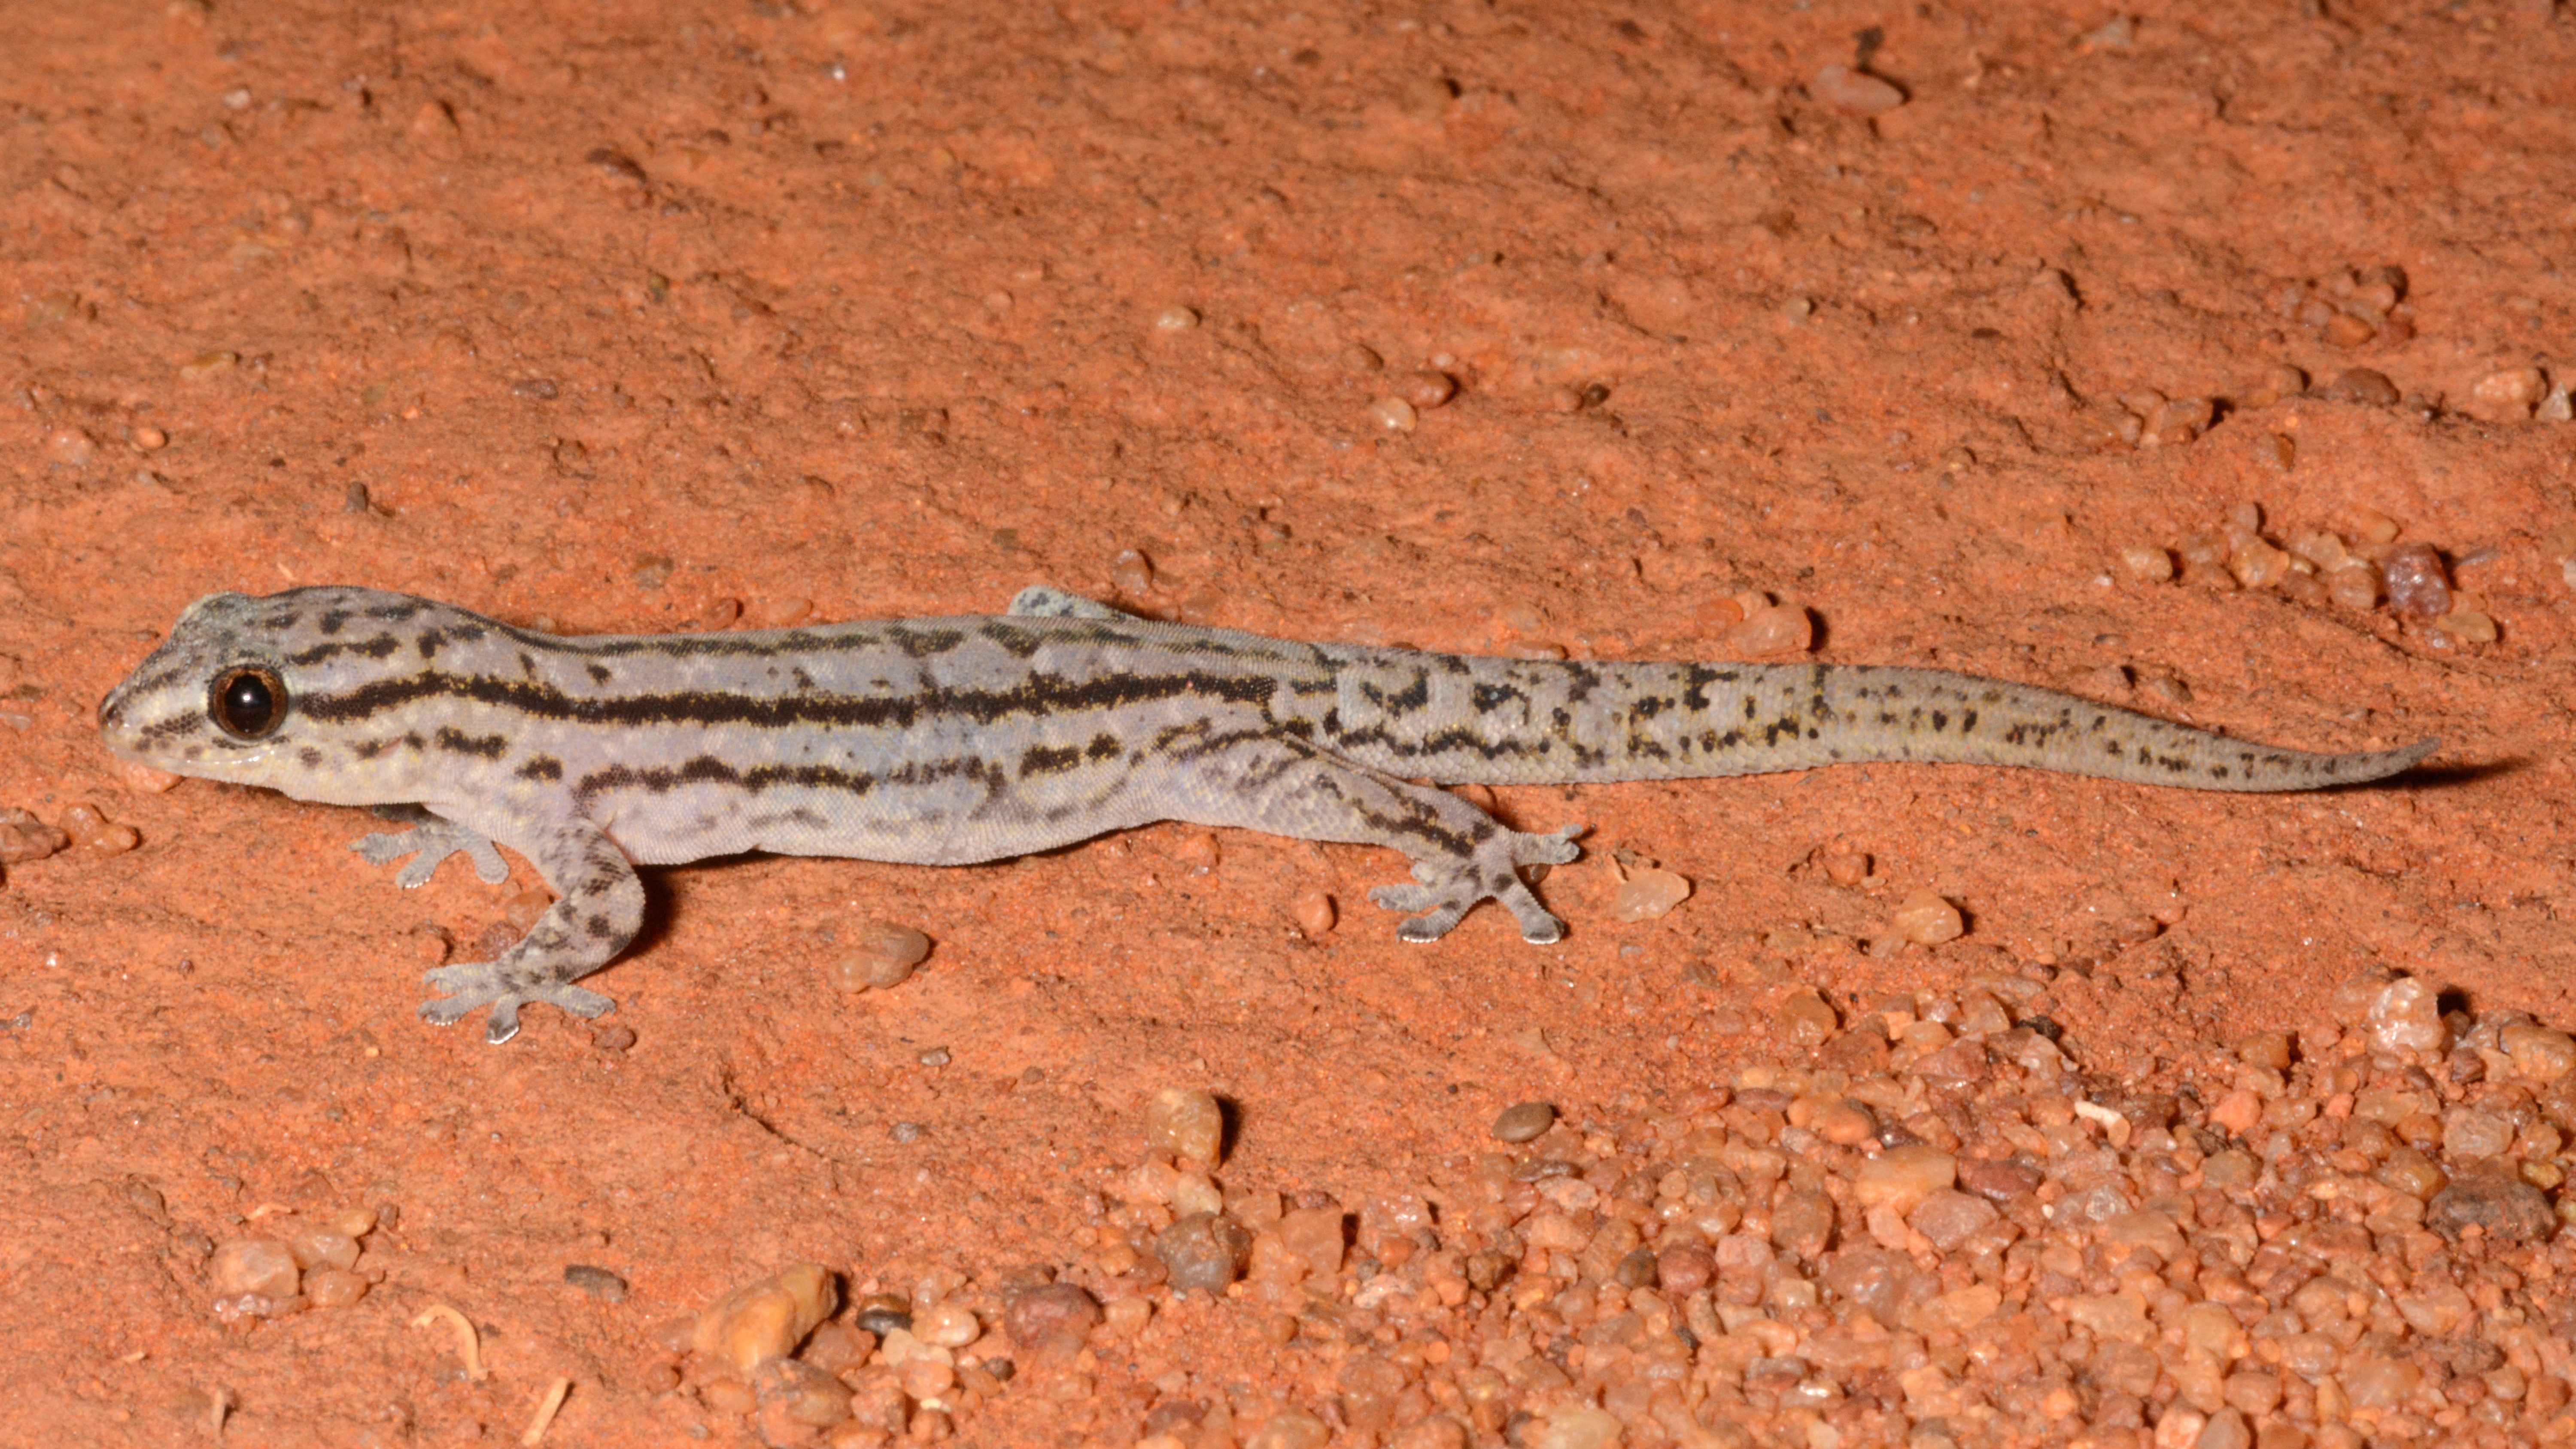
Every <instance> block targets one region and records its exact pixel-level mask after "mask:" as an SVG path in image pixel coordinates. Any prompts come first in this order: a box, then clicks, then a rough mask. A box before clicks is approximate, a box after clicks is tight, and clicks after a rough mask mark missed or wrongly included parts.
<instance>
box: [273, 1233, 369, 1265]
mask: <svg viewBox="0 0 2576 1449" xmlns="http://www.w3.org/2000/svg"><path fill="white" fill-rule="evenodd" d="M282 1241H284V1242H285V1244H286V1251H287V1252H288V1253H289V1254H290V1255H291V1256H292V1257H293V1258H294V1259H295V1266H297V1267H298V1268H308V1269H309V1268H342V1269H346V1268H353V1267H356V1266H357V1263H358V1240H357V1239H355V1238H353V1237H351V1236H349V1235H348V1234H347V1233H344V1232H341V1231H339V1230H338V1229H336V1228H330V1227H325V1226H323V1225H322V1224H320V1223H301V1224H286V1225H283V1237H282Z"/></svg>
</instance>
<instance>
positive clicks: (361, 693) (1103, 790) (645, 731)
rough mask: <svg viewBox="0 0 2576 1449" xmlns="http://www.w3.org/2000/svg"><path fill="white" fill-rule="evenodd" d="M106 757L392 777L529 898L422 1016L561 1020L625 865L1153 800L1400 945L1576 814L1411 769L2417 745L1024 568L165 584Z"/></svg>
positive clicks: (1445, 923)
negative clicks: (1432, 637) (1247, 608)
mask: <svg viewBox="0 0 2576 1449" xmlns="http://www.w3.org/2000/svg"><path fill="white" fill-rule="evenodd" d="M99 727H100V730H101V732H102V734H103V736H104V737H105V739H106V742H107V744H108V747H109V748H110V749H111V750H112V751H114V752H115V753H116V754H117V755H119V756H121V757H123V758H125V759H128V760H133V761H137V762H140V763H143V764H147V765H151V766H154V767H156V768H159V769H163V770H168V771H172V772H175V773H178V774H182V775H198V776H204V777H207V778H212V779H219V780H229V781H234V782H237V783H242V784H251V785H264V786H268V787H270V788H273V789H276V790H278V791H280V792H282V793H284V794H287V795H290V796H292V797H294V798H296V799H300V800H314V801H322V802H326V803H332V804H344V805H372V806H393V805H400V806H408V807H416V810H415V814H416V816H417V818H418V820H419V823H417V824H415V825H413V827H412V828H411V829H409V830H406V831H400V832H384V833H378V834H375V835H370V836H368V837H366V839H364V840H362V841H360V842H359V844H358V847H357V848H358V849H359V851H360V852H361V854H363V855H364V856H365V857H366V858H367V859H369V860H371V861H375V862H378V863H391V862H392V861H395V860H399V859H402V858H403V857H405V856H410V857H411V858H412V859H411V863H410V864H409V865H407V866H405V867H404V869H403V870H402V872H401V874H400V876H399V877H398V879H399V880H400V882H401V883H402V884H404V885H418V884H420V883H421V882H423V881H426V880H427V879H429V877H430V874H431V873H432V872H433V871H434V870H435V869H436V868H437V866H438V864H439V862H441V861H443V860H444V859H446V858H447V857H448V856H450V855H456V854H463V855H465V856H467V857H468V859H469V860H470V861H471V862H472V863H473V864H474V866H475V868H476V870H477V873H478V874H480V875H482V876H483V878H484V879H486V880H498V879H500V878H502V877H503V876H504V875H505V874H506V870H505V868H504V866H503V863H502V861H501V859H500V856H499V854H498V853H497V852H496V851H494V849H493V844H494V843H495V842H497V843H499V844H500V845H503V846H507V847H508V848H510V849H511V850H513V851H516V852H518V853H519V854H521V855H523V856H525V857H526V858H527V859H528V860H529V861H530V862H532V863H533V864H534V865H535V866H536V867H537V869H538V871H539V872H540V873H541V874H542V875H543V876H544V877H545V879H546V881H547V883H548V884H549V885H551V886H552V887H553V888H554V890H555V891H556V893H557V895H558V897H559V899H557V900H556V902H555V903H554V905H553V907H552V908H550V909H549V910H548V911H547V912H546V913H545V915H544V916H543V918H541V919H540V920H539V921H538V922H537V923H536V925H535V926H534V927H533V928H532V929H531V930H530V931H529V933H528V935H527V936H526V937H525V938H524V939H523V940H521V941H520V942H518V943H517V944H516V945H514V946H512V947H511V948H510V949H509V950H508V951H506V952H504V953H503V954H502V955H501V957H500V958H499V959H498V960H495V961H489V962H471V963H465V964H460V965H453V966H445V967H441V968H439V969H437V970H435V971H432V972H430V973H429V981H430V984H431V985H433V986H434V987H436V988H437V989H438V990H439V991H441V992H442V993H444V995H443V996H441V997H440V998H439V999H436V1000H433V1001H431V1002H429V1003H428V1004H427V1005H425V1006H423V1007H422V1009H421V1010H422V1014H423V1015H424V1016H426V1017H428V1018H429V1019H430V1020H432V1021H437V1022H441V1023H445V1022H452V1021H456V1020H458V1019H461V1018H462V1017H463V1016H465V1015H467V1014H468V1013H470V1012H472V1011H475V1010H478V1009H482V1008H485V1007H488V1008H490V1015H489V1027H488V1035H489V1036H490V1037H491V1039H492V1040H494V1041H502V1040H506V1039H508V1037H509V1036H510V1035H512V1034H513V1033H515V1032H516V1031H517V1029H518V1013H519V1009H520V1008H521V1007H522V1006H524V1005H526V1004H528V1003H531V1002H548V1003H551V1004H553V1005H556V1006H559V1007H561V1008H563V1009H564V1010H566V1011H570V1012H573V1013H575V1014H577V1015H582V1016H595V1015H597V1014H599V1013H600V1012H602V1011H605V1010H607V1009H608V1008H609V1006H610V1002H609V999H608V998H607V997H605V996H601V995H599V994H597V993H595V992H592V991H589V990H586V989H584V988H581V987H578V986H575V985H573V983H574V982H575V981H578V980H579V979H581V978H582V977H584V976H587V975H589V974H590V973H591V972H593V971H596V970H598V969H599V968H600V967H602V966H605V965H607V964H608V962H609V961H610V960H612V959H613V958H615V957H616V955H617V954H618V953H619V952H621V951H623V950H624V949H625V948H626V946H627V944H628V942H630V941H631V940H632V939H633V938H634V935H635V932H636V930H637V929H638V927H639V925H640V924H641V921H642V918H643V901H644V895H643V887H642V885H641V883H640V881H639V880H638V878H637V876H636V873H635V869H634V868H635V867H636V866H637V865H662V864H677V863H680V862H685V861H692V860H699V859H703V858H705V857H708V856H717V855H730V854H736V853H739V852H744V851H753V850H761V851H773V852H778V853H782V854H790V855H830V856H848V857H856V858H860V859H867V860H883V861H901V862H914V863H919V864H925V865H959V864H965V863H969V862H973V861H984V860H994V859H999V858H1002V857H1006V856H1014V855H1023V854H1027V853H1029V852H1032V851H1038V850H1045V849H1048V848H1051V847H1054V846H1060V845H1066V844H1070V843H1072V842H1075V841H1079V840H1084V839H1087V838H1089V837H1091V836H1095V835H1099V834H1102V833H1104V832H1108V831H1113V830H1121V829H1126V828H1129V827H1132V826H1138V825H1144V824H1148V823H1150V822H1154V821H1159V820H1181V821H1189V822H1193V823H1197V824H1203V825H1218V826H1239V827H1242V828H1245V829H1250V830H1259V831H1265V832H1268V833H1271V834H1277V835H1286V836H1294V837H1299V838H1303V839H1308V840H1330V841H1347V842H1356V843H1361V844H1369V845H1383V846H1388V847H1391V848H1393V849H1396V850H1399V851H1402V852H1404V854H1405V855H1406V856H1408V857H1409V858H1410V859H1411V861H1412V863H1413V877H1414V879H1413V882H1412V883H1410V884H1404V885H1394V886H1385V887H1381V888H1379V889H1378V890H1377V891H1375V892H1374V893H1373V896H1374V898H1375V899H1376V900H1377V901H1378V902H1379V903H1380V904H1382V905H1386V906H1388V907H1391V908H1393V909H1395V910H1398V911H1402V912H1405V913H1407V914H1406V918H1405V919H1404V920H1403V922H1402V923H1401V924H1400V925H1399V926H1398V928H1397V930H1398V934H1399V935H1401V936H1402V937H1404V938H1405V939H1407V940H1413V941H1431V940H1437V939H1438V938H1439V937H1440V936H1442V935H1444V934H1446V933H1447V932H1448V931H1449V930H1450V929H1451V928H1452V927H1454V926H1456V925H1457V924H1458V922H1459V921H1460V920H1461V919H1462V918H1463V917H1464V916H1465V915H1466V914H1467V912H1468V911H1469V910H1471V909H1472V908H1473V907H1474V906H1476V905H1477V904H1478V903H1479V902H1482V901H1485V900H1494V901H1498V902H1500V903H1501V904H1502V905H1503V906H1504V908H1505V909H1507V910H1509V911H1510V912H1511V914H1512V916H1513V918H1514V919H1515V921H1516V922H1517V923H1518V925H1519V927H1520V930H1521V934H1522V935H1523V936H1524V937H1525V938H1526V939H1528V940H1530V941H1534V942H1540V943H1545V942H1551V941H1554V940H1557V939H1558V938H1559V937H1560V935H1561V934H1562V932H1563V926H1562V923H1560V922H1559V921H1558V920H1557V919H1556V917H1554V916H1553V915H1550V914H1549V913H1548V911H1547V909H1546V908H1545V907H1544V906H1542V905H1540V904H1539V901H1538V898H1537V897H1536V896H1535V895H1533V894H1532V893H1531V891H1530V889H1529V887H1528V885H1527V884H1526V883H1525V882H1524V881H1523V879H1522V877H1521V868H1522V867H1524V866H1529V865H1539V864H1561V863H1563V862H1566V861H1570V860H1572V859H1574V858H1575V855H1576V854H1577V850H1576V846H1575V844H1574V840H1575V837H1576V836H1577V835H1579V834H1581V827H1579V826H1567V827H1565V828H1563V829H1560V830H1556V831H1553V832H1549V833H1544V834H1541V833H1533V832H1526V831H1519V830H1513V829H1509V828H1507V827H1505V826H1504V825H1503V824H1502V823H1501V822H1499V821H1497V820H1495V819H1494V818H1493V817H1492V816H1490V815H1488V814H1486V813H1485V812H1484V811H1482V810H1480V809H1478V808H1477V807H1475V806H1474V805H1471V804H1469V803H1468V802H1467V801H1465V800H1464V799H1462V798H1460V797H1459V796H1457V795H1455V794H1453V793H1451V792H1449V791H1447V790H1442V789H1438V788H1434V787H1433V786H1432V785H1428V784H1424V783H1421V782H1423V781H1426V780H1428V781H1435V782H1439V783H1443V784H1491V785H1510V784H1542V783H1546V784H1586V783H1597V782H1609V781H1621V780H1646V779H1680V778H1696V777H1710V776H1723V775H1744V774H1756V773H1761V772H1765V771H1774V770H1803V769H1809V768H1813V767H1816V766H1821V765H1829V764H1835V763H1841V762H1846V761H1862V760H1921V761H1942V762H1951V763H1970V764H1988V765H2018V766H2025V767H2029V768H2034V769H2041V770H2050V771H2056V772H2059V773H2065V774H2076V775H2093V776H2100V777H2104V778H2108V779H2115V780H2128V781H2137V782H2141V783H2146V784H2155V785H2179V786H2187V787H2192V788H2198V789H2206V790H2240V791H2272V790H2306V789H2314V788H2317V787H2320V786H2326V785H2337V784H2345V783H2350V782H2354V781H2362V780H2373V779H2378V778H2381V777H2383V776H2387V775H2391V774H2395V773H2397V772H2398V771H2400V770H2403V769H2406V768H2407V767H2408V766H2410V765H2413V764H2415V763H2416V762H2417V761H2419V760H2421V759H2423V758H2424V757H2425V756H2426V755H2427V754H2429V753H2430V752H2431V751H2432V749H2433V748H2434V743H2435V742H2433V741H2425V742H2423V743H2420V744H2416V745H2413V746H2409V747H2407V748H2405V749H2401V750H2391V751H2385V752H2379V753H2365V754H2308V753H2304V752H2301V751H2295V750H2285V749H2278V748H2273V747H2270V746H2264V745H2255V744H2248V743H2245V742H2242V741H2237V740H2230V739H2227V738H2225V737H2223V736H2220V735H2215V734H2211V733H2208V732H2206V731H2202V730H2195V729H2191V728H2188V727H2186V726H2182V725H2177V724H2172V723H2169V722H2167V721H2164V720H2159V719H2155V718H2153V717H2151V716H2147V715H2142V714H2138V713H2135V712H2133V711H2130V710H2124V709H2119V708H2115V707H2113V706H2110V705H2104V704H2097V703H2093V702H2090V701H2087V700H2082V699H2078V698H2075V697H2073V696H2071V695H2066V694H2061V693H2057V692H2055V691H2052V690H2045V689H2034V688H2029V687H2026V686H2022V685H2015V684H2007V683H2003V682H2001V681H1997V680H1989V679H1979V678H1975V677H1972V676H1968V675H1962V674H1951V673H1944V672H1941V671H1936V670H1923V669H1899V668H1878V667H1871V666H1850V665H1829V664H1774V665H1761V664H1704V663H1619V662H1609V661H1561V660H1514V659H1481V658H1469V657H1461V656H1455V655H1444V654H1426V653H1417V652H1412V651H1405V650H1392V649H1374V648H1365V647H1360V646H1355V645H1336V644H1313V643H1301V642H1298V641H1294V640H1285V639H1271V638H1265V637H1263V636H1260V635H1255V634H1246V633H1241V632H1237V631H1234V630H1228V629H1208V628H1200V627H1195V626H1190V625H1181V624H1166V623H1158V622H1154V621H1151V620H1145V619H1136V618H1130V617H1128V616H1126V615H1123V614H1118V613H1116V612H1114V611H1112V610H1109V609H1107V608H1105V607H1103V606H1101V605H1098V604H1095V603H1092V602H1090V601H1089V600H1085V599H1080V598H1077V597H1075V596H1072V595H1069V594H1064V593H1060V592H1057V591H1055V590H1050V589H1031V590H1028V591H1026V592H1025V593H1023V594H1022V595H1021V596H1020V597H1019V598H1018V599H1016V600H1014V601H1013V604H1012V608H1011V611H1010V612H1009V613H1008V614H1005V615H1000V616H994V617H967V618H954V619H903V620H885V621H878V622H870V623H854V624H841V625H829V626H811V627H803V628H795V629H784V630H773V631H768V632H744V633H724V634H686V635H651V636H595V637H564V636H557V635H552V634H544V633H539V632H536V631H533V630H528V629H520V628H515V627H513V626H511V625H508V624H503V623H500V622H498V621H496V620H492V619H487V618H483V617H482V616H480V615H477V614H473V613H469V612H467V611H466V610H463V609H460V608H456V607H454V606H452V605H448V604H441V603H436V602H433V601H431V600H428V599H420V598H413V597H409V596H406V595H401V594H391V593H382V592H378V591H375V590H370V589H358V588H338V587H333V588H304V589H293V590H289V591H287V592H285V593H281V594H273V595H269V596H267V597H251V596H247V595H242V594H215V595H210V596H208V597H206V598H203V599H200V600H198V601H197V602H196V603H195V604H193V605H191V606H190V607H189V608H188V610H187V612H186V613H184V614H182V615H181V616H180V618H179V621H178V623H177V624H176V625H175V626H173V627H172V629H171V631H170V635H169V638H168V639H167V640H165V641H164V642H163V643H162V644H161V646H160V647H159V648H157V649H155V650H154V651H153V652H152V653H151V654H150V656H148V657H147V658H145V659H144V660H143V662H142V663H141V664H140V665H138V666H137V667H136V668H135V670H134V672H133V674H132V675H131V677H129V678H128V679H127V680H126V681H125V682H124V683H122V684H120V685H118V686H117V687H116V689H115V690H114V691H113V692H111V693H110V694H109V695H108V696H107V699H106V700H105V701H104V702H103V703H102V704H101V705H100V706H99Z"/></svg>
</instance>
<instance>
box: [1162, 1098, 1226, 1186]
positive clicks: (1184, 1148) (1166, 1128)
mask: <svg viewBox="0 0 2576 1449" xmlns="http://www.w3.org/2000/svg"><path fill="white" fill-rule="evenodd" d="M1145 1138H1146V1140H1147V1141H1148V1142H1150V1143H1152V1144H1153V1145H1154V1146H1156V1147H1158V1148H1161V1149H1162V1150H1164V1151H1166V1152H1169V1153H1172V1154H1174V1155H1175V1156H1178V1157H1180V1158H1183V1159H1185V1160H1187V1161H1190V1162H1197V1163H1202V1164H1205V1165H1206V1166H1208V1167H1214V1166H1216V1165H1217V1161H1218V1154H1219V1153H1220V1152H1221V1151H1222V1150H1223V1148H1224V1145H1225V1111H1224V1109H1223V1108H1222V1107H1221V1106H1219V1105H1218V1103H1217V1100H1216V1098H1215V1096H1214V1095H1213V1094H1211V1093H1208V1092H1205V1091H1201V1090H1198V1089H1196V1088H1180V1087H1165V1088H1163V1089H1162V1090H1161V1091H1159V1092H1156V1093H1155V1094H1154V1097H1153V1100H1152V1101H1150V1102H1148V1103H1146V1104H1145Z"/></svg>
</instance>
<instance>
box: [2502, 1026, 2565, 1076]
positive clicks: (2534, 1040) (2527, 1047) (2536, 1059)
mask: <svg viewBox="0 0 2576 1449" xmlns="http://www.w3.org/2000/svg"><path fill="white" fill-rule="evenodd" d="M2498 1041H2499V1044H2500V1045H2501V1046H2502V1047H2503V1048H2504V1054H2505V1055H2506V1056H2507V1057H2508V1058H2510V1059H2511V1060H2512V1062H2513V1069H2514V1072H2515V1074H2516V1075H2518V1076H2521V1077H2523V1078H2525V1079H2527V1080H2529V1081H2534V1082H2544V1083H2545V1082H2555V1081H2558V1080H2560V1079H2561V1078H2563V1077H2565V1076H2567V1075H2568V1074H2569V1073H2570V1072H2576V1038H2571V1037H2570V1036H2569V1035H2568V1034H2567V1033H2566V1032H2563V1031H2553V1030H2551V1029H2550V1028H2548V1027H2545V1026H2533V1025H2531V1024H2529V1023H2527V1022H2524V1023H2517V1024H2515V1025H2513V1026H2508V1027H2506V1028H2505V1029H2504V1030H2503V1032H2502V1033H2500V1034H2499V1038H2498Z"/></svg>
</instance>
